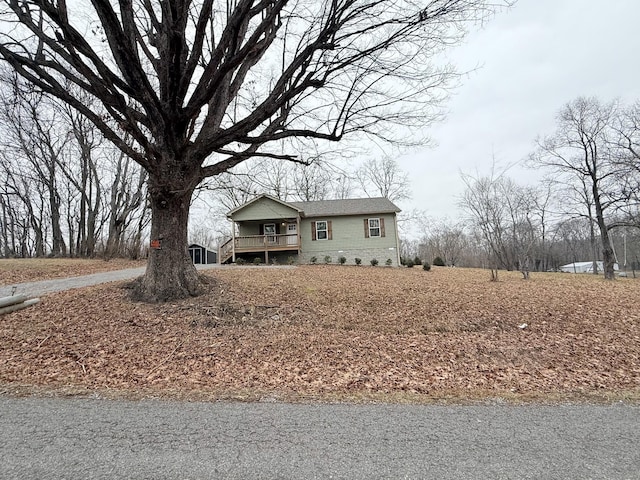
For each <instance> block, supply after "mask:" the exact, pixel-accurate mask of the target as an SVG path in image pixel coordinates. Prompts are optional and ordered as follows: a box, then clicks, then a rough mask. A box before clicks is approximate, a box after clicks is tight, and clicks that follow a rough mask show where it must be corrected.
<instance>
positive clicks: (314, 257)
mask: <svg viewBox="0 0 640 480" xmlns="http://www.w3.org/2000/svg"><path fill="white" fill-rule="evenodd" d="M309 261H310V262H311V263H313V264H314V265H315V264H316V263H318V257H316V256H315V255H314V256H313V257H311V258H310V259H309Z"/></svg>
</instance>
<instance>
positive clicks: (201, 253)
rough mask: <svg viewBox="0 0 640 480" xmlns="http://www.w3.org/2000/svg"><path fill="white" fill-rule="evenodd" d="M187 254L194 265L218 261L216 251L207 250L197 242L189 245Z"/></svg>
mask: <svg viewBox="0 0 640 480" xmlns="http://www.w3.org/2000/svg"><path fill="white" fill-rule="evenodd" d="M189 256H190V257H191V261H192V262H193V263H194V264H195V265H208V264H210V263H217V262H218V252H215V251H213V250H209V249H208V248H206V247H203V246H202V245H198V244H197V243H192V244H191V245H189Z"/></svg>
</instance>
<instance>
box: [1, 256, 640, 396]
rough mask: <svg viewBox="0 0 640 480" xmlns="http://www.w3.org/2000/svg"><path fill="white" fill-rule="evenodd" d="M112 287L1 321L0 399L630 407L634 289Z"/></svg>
mask: <svg viewBox="0 0 640 480" xmlns="http://www.w3.org/2000/svg"><path fill="white" fill-rule="evenodd" d="M207 275H208V276H209V277H211V278H212V279H213V281H212V283H211V292H210V294H208V295H204V296H202V297H198V298H195V299H188V300H184V301H180V302H175V303H173V304H164V305H147V304H141V303H130V302H129V301H128V300H127V291H126V290H125V289H123V288H122V285H121V284H112V285H105V286H98V287H91V288H86V289H81V290H75V291H71V292H65V293H60V294H55V295H50V296H47V297H44V298H43V300H42V303H41V304H39V305H37V306H35V307H31V308H29V309H26V310H23V311H21V312H16V313H13V314H10V315H5V316H2V317H0V391H5V392H14V393H20V392H24V393H29V392H33V391H41V392H50V391H55V392H57V393H65V392H66V393H86V392H88V391H89V392H91V391H94V392H98V393H99V394H101V395H113V396H132V397H140V396H164V397H173V398H194V399H196V398H197V399H213V398H242V399H252V400H253V399H288V400H305V399H320V400H347V401H367V400H380V401H411V402H429V401H434V400H442V399H452V400H454V401H466V400H476V399H483V398H503V399H509V400H514V401H518V400H529V399H542V400H562V399H571V400H574V399H590V400H593V399H602V400H613V399H632V400H636V401H637V400H638V399H640V308H639V307H638V299H639V298H640V280H637V279H631V278H628V279H619V280H617V281H615V282H610V283H609V282H605V281H604V280H603V279H602V277H598V278H596V277H593V276H590V275H572V274H532V278H531V279H530V280H529V281H524V280H521V279H520V276H519V275H518V274H516V273H507V272H500V281H499V282H490V281H489V274H488V272H486V271H482V270H472V269H451V268H435V269H433V270H432V271H431V272H424V271H423V270H422V269H418V268H413V269H407V268H404V269H398V268H384V267H375V268H374V267H341V266H302V267H297V268H295V269H275V268H270V267H264V268H229V269H220V270H214V271H209V272H207Z"/></svg>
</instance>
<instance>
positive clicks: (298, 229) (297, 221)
mask: <svg viewBox="0 0 640 480" xmlns="http://www.w3.org/2000/svg"><path fill="white" fill-rule="evenodd" d="M296 224H297V228H296V232H298V257H299V256H300V251H301V250H302V249H301V248H300V247H302V232H301V231H300V214H298V216H297V217H296ZM299 261H300V258H298V262H299Z"/></svg>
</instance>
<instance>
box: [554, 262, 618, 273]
mask: <svg viewBox="0 0 640 480" xmlns="http://www.w3.org/2000/svg"><path fill="white" fill-rule="evenodd" d="M596 263H597V264H598V273H602V272H604V265H603V263H602V262H596ZM613 269H614V270H618V264H617V263H614V264H613ZM560 271H561V272H565V273H593V262H574V263H568V264H566V265H562V266H561V267H560Z"/></svg>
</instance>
